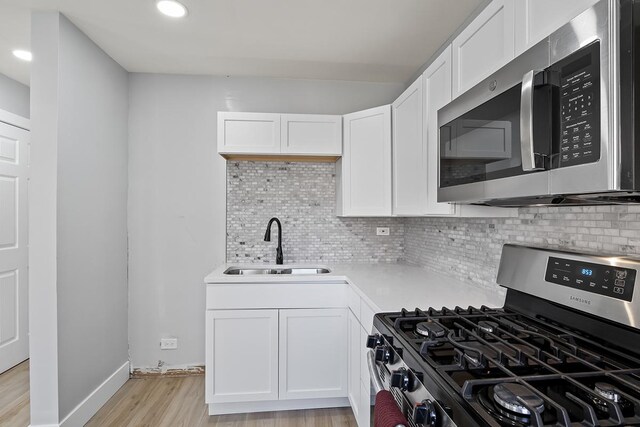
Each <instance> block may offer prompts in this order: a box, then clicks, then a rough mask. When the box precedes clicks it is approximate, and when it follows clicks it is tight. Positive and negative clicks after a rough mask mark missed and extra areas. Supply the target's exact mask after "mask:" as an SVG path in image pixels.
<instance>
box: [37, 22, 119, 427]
mask: <svg viewBox="0 0 640 427" xmlns="http://www.w3.org/2000/svg"><path fill="white" fill-rule="evenodd" d="M32 32H33V36H32V39H33V40H34V43H33V47H32V48H33V50H34V56H36V57H37V58H39V60H38V61H35V62H34V68H33V81H32V82H33V88H34V90H33V95H34V107H36V108H37V113H38V114H36V111H35V110H34V130H39V129H42V126H43V125H46V126H47V128H46V131H47V133H48V134H49V135H50V136H49V138H52V139H51V140H50V141H48V142H50V143H52V144H54V145H55V148H54V152H52V153H51V154H54V157H53V158H51V159H49V160H48V161H49V162H55V165H54V168H55V169H57V173H55V174H54V175H53V176H50V177H49V179H51V180H53V181H54V188H53V195H55V197H54V200H53V206H54V207H55V211H54V212H42V213H41V214H42V215H43V216H45V215H46V216H49V215H50V216H51V217H53V218H57V220H56V222H55V224H53V223H49V225H50V226H54V227H55V229H53V230H47V232H48V233H49V235H50V236H53V238H54V239H55V249H54V248H51V251H50V253H49V254H48V256H49V257H50V259H55V260H57V263H56V265H55V266H54V269H55V270H56V274H55V275H54V276H53V277H56V280H52V279H48V281H47V283H32V285H33V286H34V287H38V286H47V287H54V288H55V293H56V295H57V322H55V323H54V324H52V325H50V328H51V329H52V330H53V332H57V366H52V367H51V368H52V369H55V370H57V381H58V407H59V410H58V416H59V419H60V420H62V419H64V418H65V417H66V416H67V415H68V414H69V413H70V412H71V411H72V410H73V409H74V408H75V407H76V406H77V405H78V404H79V403H81V402H82V401H83V400H84V399H85V398H87V397H88V396H89V394H90V393H91V392H93V391H94V390H95V389H96V388H97V387H98V386H100V385H101V383H102V382H104V381H105V380H106V379H107V378H108V377H109V376H111V375H112V374H113V373H114V372H115V371H116V370H117V369H118V368H120V367H121V366H122V365H123V364H124V363H126V362H127V360H128V352H127V350H128V345H127V231H126V224H127V223H126V215H127V128H128V122H127V119H128V75H127V72H126V71H125V70H124V69H123V68H122V67H120V66H119V65H118V64H117V63H116V62H114V61H113V60H112V59H111V58H110V57H109V56H107V55H106V54H105V53H104V52H103V51H102V50H101V49H100V48H99V47H98V46H96V45H95V44H94V43H93V42H92V41H91V40H90V39H89V38H87V37H86V36H85V35H84V34H83V33H82V32H80V30H78V29H77V28H76V27H75V26H74V25H73V24H72V23H71V22H70V21H68V20H67V19H66V18H65V17H63V16H62V15H60V14H59V13H57V12H38V13H35V14H34V19H33V28H32ZM43 39H47V40H49V42H47V43H48V45H44V42H43ZM56 50H57V51H56ZM44 58H47V60H45V59H44ZM54 69H57V80H53V81H52V79H51V78H50V77H45V75H46V76H49V75H51V74H52V70H54ZM39 79H42V80H39ZM54 85H55V86H56V87H51V86H54ZM43 94H50V95H52V96H51V97H49V98H48V99H46V98H45V99H43ZM36 101H37V102H36ZM41 109H47V110H46V111H41ZM43 112H46V115H47V120H46V122H43V121H41V119H42V115H41V114H40V113H43ZM39 136H42V133H40V132H34V134H33V139H34V147H33V150H32V151H33V152H34V158H36V157H37V156H39V152H38V151H39V150H41V149H43V148H44V147H42V146H41V142H44V141H39V140H38V137H39ZM47 149H50V147H48V148H47ZM55 150H57V153H56V152H55ZM35 166H36V165H35V162H34V169H35ZM52 169H53V168H52ZM41 178H42V177H41ZM42 184H43V183H42V182H40V181H38V182H36V180H35V179H34V182H33V183H32V185H34V186H36V187H37V186H39V185H42ZM47 185H50V184H47ZM38 196H42V194H41V193H37V192H36V195H35V196H34V197H38ZM36 203H37V200H36ZM49 208H51V206H49ZM33 243H36V244H37V243H38V237H37V236H36V241H35V242H33V241H32V244H33ZM41 261H42V260H40V259H38V258H35V259H34V258H32V259H31V260H30V263H31V265H30V268H31V269H32V270H33V269H36V270H37V269H39V268H41V264H40V262H41ZM31 295H33V293H32V294H31ZM36 315H37V314H36ZM31 318H32V319H33V318H34V316H32V317H31ZM34 403H36V402H34ZM36 410H37V408H36ZM56 422H57V420H56Z"/></svg>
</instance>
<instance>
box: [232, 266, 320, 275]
mask: <svg viewBox="0 0 640 427" xmlns="http://www.w3.org/2000/svg"><path fill="white" fill-rule="evenodd" d="M327 273H331V270H329V269H328V268H322V267H293V268H273V267H268V268H267V267H265V268H260V267H251V268H239V267H229V268H227V269H226V270H225V271H224V274H229V275H235V276H255V275H259V274H327Z"/></svg>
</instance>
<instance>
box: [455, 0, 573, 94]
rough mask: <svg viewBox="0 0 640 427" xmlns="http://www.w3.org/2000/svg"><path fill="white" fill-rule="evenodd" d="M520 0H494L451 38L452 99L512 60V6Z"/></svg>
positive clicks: (513, 52)
mask: <svg viewBox="0 0 640 427" xmlns="http://www.w3.org/2000/svg"><path fill="white" fill-rule="evenodd" d="M519 1H522V0H516V1H514V0H493V1H492V2H491V3H490V4H489V5H488V6H487V7H486V8H485V9H484V10H483V11H482V12H480V14H479V15H478V16H477V17H476V19H474V20H473V21H472V22H471V23H470V24H469V25H468V26H467V27H466V28H465V29H464V30H462V32H461V33H460V34H459V35H458V37H456V38H455V39H454V40H453V43H452V49H453V97H454V98H455V97H456V96H458V95H460V94H461V93H463V92H465V91H466V90H467V89H469V88H471V87H472V86H473V85H475V84H476V83H478V82H480V81H481V80H482V79H484V78H485V77H487V76H488V75H489V74H491V73H492V72H494V71H496V70H497V69H498V68H500V67H501V66H503V65H505V64H506V63H507V62H508V61H509V60H511V59H513V57H514V54H515V50H514V7H515V3H518V2H519ZM535 1H536V2H537V1H539V0H535ZM545 3H546V2H545ZM555 3H562V2H555ZM555 3H554V4H555ZM548 10H553V9H548Z"/></svg>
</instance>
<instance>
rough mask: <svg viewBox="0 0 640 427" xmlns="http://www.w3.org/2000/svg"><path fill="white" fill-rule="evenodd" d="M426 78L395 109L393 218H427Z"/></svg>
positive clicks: (393, 106) (414, 85)
mask: <svg viewBox="0 0 640 427" xmlns="http://www.w3.org/2000/svg"><path fill="white" fill-rule="evenodd" d="M423 102H424V97H423V94H422V76H420V77H419V78H418V79H417V80H416V81H415V82H413V84H412V85H411V86H409V88H408V89H407V90H405V91H404V93H403V94H402V95H400V97H398V99H397V100H396V101H395V102H394V103H393V104H392V105H391V108H392V114H393V120H392V122H393V126H392V127H393V145H392V146H393V214H394V215H423V214H424V213H425V204H426V198H427V174H426V166H425V161H426V152H425V149H426V147H425V141H424V138H423V136H422V121H423Z"/></svg>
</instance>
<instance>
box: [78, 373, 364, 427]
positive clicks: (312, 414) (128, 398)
mask: <svg viewBox="0 0 640 427" xmlns="http://www.w3.org/2000/svg"><path fill="white" fill-rule="evenodd" d="M87 426H89V427H106V426H118V427H134V426H135V427H152V426H153V427H174V426H182V427H200V426H216V427H293V426H296V427H299V426H308V427H357V424H356V421H355V418H354V417H353V414H352V412H351V409H350V408H335V409H313V410H303V411H281V412H263V413H257V414H237V415H220V416H212V417H209V415H208V411H207V405H205V403H204V376H192V377H184V378H146V379H130V380H129V381H127V382H126V383H125V385H124V386H122V388H121V389H120V390H118V392H117V393H116V394H115V395H114V396H113V397H112V398H111V399H110V400H109V402H107V404H106V405H105V406H104V407H102V408H101V409H100V411H98V413H97V414H96V415H95V416H94V417H93V418H92V419H91V420H90V421H89V423H87Z"/></svg>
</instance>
